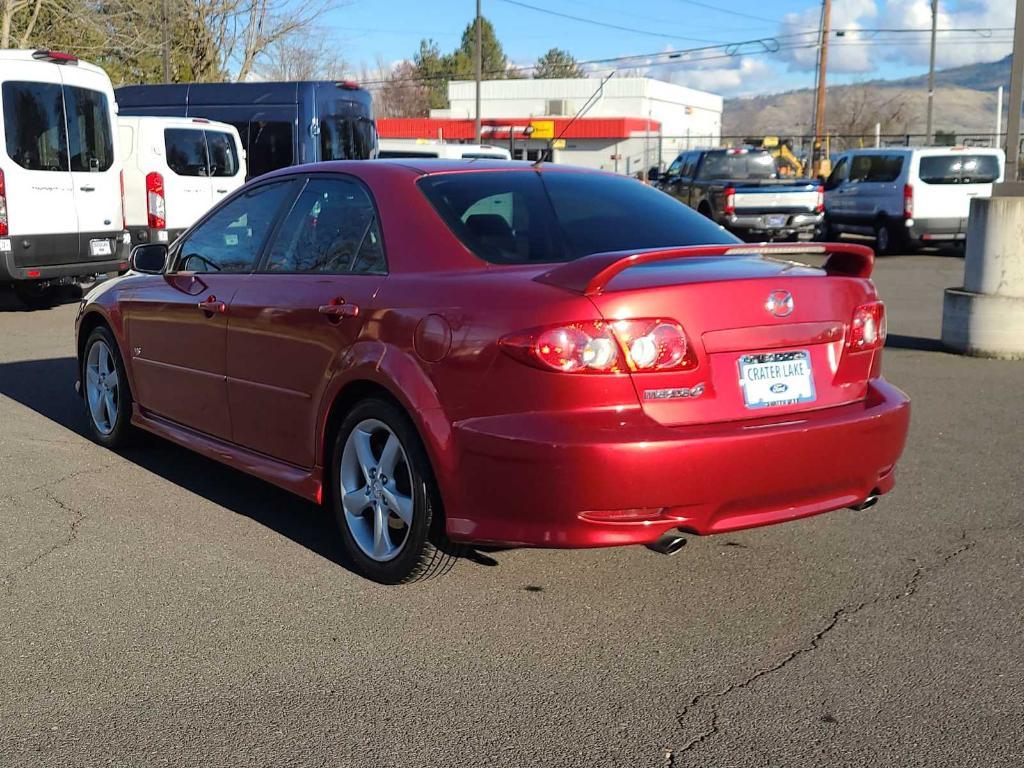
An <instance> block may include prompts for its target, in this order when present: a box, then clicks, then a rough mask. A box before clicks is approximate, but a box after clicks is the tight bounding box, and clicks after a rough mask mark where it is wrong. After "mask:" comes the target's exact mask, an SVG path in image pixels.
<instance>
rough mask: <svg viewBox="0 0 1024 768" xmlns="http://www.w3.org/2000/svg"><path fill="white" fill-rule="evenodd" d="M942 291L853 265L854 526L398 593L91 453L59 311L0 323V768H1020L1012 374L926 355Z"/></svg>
mask: <svg viewBox="0 0 1024 768" xmlns="http://www.w3.org/2000/svg"><path fill="white" fill-rule="evenodd" d="M962 270H963V261H962V260H961V259H958V258H954V257H952V256H903V257H890V258H886V259H883V260H881V261H880V262H879V263H878V265H877V269H876V280H877V283H878V285H879V288H880V291H881V292H882V295H883V298H885V299H886V301H887V305H888V309H889V331H890V347H891V348H890V349H889V350H888V351H887V357H886V370H887V375H888V377H889V378H890V379H891V380H892V381H893V382H895V383H896V384H897V385H899V386H901V387H902V388H904V389H905V390H906V391H908V392H909V393H910V395H911V397H912V398H913V407H914V415H913V424H912V432H911V437H910V443H909V445H908V448H907V452H906V454H905V456H904V459H903V462H902V464H901V467H900V471H899V476H898V482H897V487H896V490H895V491H894V492H893V493H892V494H890V495H889V496H888V497H885V498H884V499H883V500H882V502H881V503H880V504H879V505H878V506H876V507H875V508H874V509H872V510H869V511H865V512H853V511H841V512H835V513H832V514H828V515H822V516H819V517H816V518H812V519H809V520H804V521H799V522H795V523H790V524H787V525H782V526H775V527H772V528H765V529H759V530H754V531H748V532H743V533H737V534H728V535H723V536H718V537H710V538H705V539H696V538H691V539H690V541H689V543H688V544H687V546H686V547H684V548H683V550H682V551H681V552H680V553H679V554H678V555H676V556H674V557H665V556H662V555H658V554H655V553H653V552H651V551H648V550H646V549H643V548H628V549H614V550H593V551H577V552H563V551H537V550H518V551H505V552H496V553H490V554H489V555H487V556H485V557H480V558H478V560H477V561H473V560H469V559H464V560H460V561H458V562H457V564H456V566H455V567H454V569H453V570H452V571H451V572H450V573H448V574H447V576H445V577H443V578H440V579H435V580H432V581H428V582H425V583H421V584H416V585H412V586H408V587H400V588H388V587H381V586H378V585H376V584H373V583H370V582H368V581H365V580H363V579H361V578H359V577H358V576H356V575H354V574H353V573H352V572H350V571H349V570H348V569H347V568H346V567H345V563H344V560H343V558H342V556H341V553H340V548H339V547H338V546H337V545H336V544H335V543H334V540H333V537H332V534H331V528H330V525H329V523H328V521H327V519H326V517H325V516H324V515H322V514H321V513H320V512H319V510H318V509H317V508H315V507H314V506H312V505H310V504H307V503H305V502H303V501H300V500H298V499H296V498H293V497H291V496H289V495H288V494H286V493H284V492H283V491H278V490H276V489H274V488H272V487H270V486H268V485H265V484H263V483H261V482H259V481H256V480H253V479H250V478H248V477H246V476H244V475H242V474H240V473H238V472H235V471H233V470H230V469H227V468H224V467H222V466H220V465H218V464H215V463H213V462H210V461H207V460H205V459H201V458H198V457H196V456H193V455H191V454H189V453H188V452H186V451H184V450H182V449H178V448H176V447H173V446H171V445H169V444H166V443H162V442H160V441H158V440H156V439H149V440H144V441H143V442H142V444H141V445H140V446H139V447H137V448H134V449H132V451H131V452H129V453H125V454H123V455H117V454H113V453H110V452H107V451H105V450H103V449H101V448H99V447H97V446H96V445H94V444H93V443H91V442H90V441H89V440H87V439H86V438H85V437H84V436H83V435H84V431H85V421H84V416H83V414H82V411H81V406H80V403H79V401H78V400H77V398H76V397H75V395H74V393H73V391H72V382H73V381H74V366H75V364H74V360H73V343H72V322H73V317H74V312H75V305H74V303H68V304H64V305H63V306H58V307H56V308H53V309H49V310H44V311H37V312H23V311H16V308H15V305H14V302H13V300H11V299H10V298H9V297H7V296H6V295H5V296H4V297H0V304H2V306H3V307H4V308H5V310H6V311H4V310H0V649H2V650H0V680H2V687H0V765H2V766H5V767H13V766H72V765H73V766H94V765H96V766H98V765H103V766H157V765H170V766H228V765H232V766H234V765H238V766H362V765H367V766H383V765H387V766H440V765H466V766H478V765H493V766H529V765H545V766H547V765H551V766H616V767H626V766H628V767H630V768H632V767H634V766H654V767H657V768H663V767H664V766H716V767H721V766H769V765H772V766H897V765H898V766H958V768H965V767H966V766H985V767H986V768H991V767H993V766H1015V767H1017V766H1020V765H1022V764H1024V578H1022V577H1024V530H1022V512H1024V469H1022V453H1024V417H1022V416H1021V406H1022V403H1024V363H1021V362H1017V363H1013V362H1001V361H995V360H981V359H970V358H962V357H956V356H952V355H948V354H946V353H944V352H942V351H941V350H940V349H939V345H938V342H937V339H938V336H939V326H940V321H941V313H942V289H943V288H944V287H946V286H951V285H959V284H960V281H961V276H962ZM765 461H771V455H770V453H766V455H765ZM496 492H500V489H496Z"/></svg>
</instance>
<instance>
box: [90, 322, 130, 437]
mask: <svg viewBox="0 0 1024 768" xmlns="http://www.w3.org/2000/svg"><path fill="white" fill-rule="evenodd" d="M81 376H82V379H81V381H82V399H83V400H84V401H85V417H86V421H87V422H88V424H89V434H90V435H91V436H92V439H93V440H95V441H96V442H97V443H99V444H100V445H102V446H104V447H106V448H111V449H116V448H122V447H124V446H125V445H126V444H127V442H128V440H129V437H130V433H131V428H132V427H131V420H132V393H131V389H129V387H128V376H127V374H126V373H125V370H124V362H123V361H122V360H121V353H120V352H119V351H118V347H117V342H116V341H115V340H114V334H112V333H111V332H110V329H108V328H106V327H105V326H99V327H98V328H95V329H94V330H93V332H92V333H90V334H89V338H88V339H87V340H86V342H85V351H84V354H83V355H82V370H81Z"/></svg>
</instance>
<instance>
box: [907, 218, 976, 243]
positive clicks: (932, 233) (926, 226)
mask: <svg viewBox="0 0 1024 768" xmlns="http://www.w3.org/2000/svg"><path fill="white" fill-rule="evenodd" d="M907 237H909V238H910V239H912V240H920V241H922V242H930V241H943V240H945V241H951V240H964V239H965V238H966V237H967V219H961V218H952V219H950V218H942V219H918V218H914V219H908V220H907Z"/></svg>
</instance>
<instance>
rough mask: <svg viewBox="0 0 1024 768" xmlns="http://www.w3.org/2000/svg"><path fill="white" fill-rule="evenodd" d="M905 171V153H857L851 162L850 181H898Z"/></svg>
mask: <svg viewBox="0 0 1024 768" xmlns="http://www.w3.org/2000/svg"><path fill="white" fill-rule="evenodd" d="M901 173H903V155H857V156H855V157H854V158H853V162H852V163H851V164H850V181H878V182H889V181H896V179H898V178H899V177H900V174H901Z"/></svg>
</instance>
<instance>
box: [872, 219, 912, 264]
mask: <svg viewBox="0 0 1024 768" xmlns="http://www.w3.org/2000/svg"><path fill="white" fill-rule="evenodd" d="M904 240H905V238H904V237H903V233H902V232H900V231H899V230H897V229H896V228H895V227H893V226H892V225H891V224H889V222H888V221H886V220H885V219H882V220H880V221H879V222H878V223H877V224H875V251H876V252H878V253H879V254H883V255H886V256H888V255H891V254H893V253H897V252H898V251H899V250H900V249H902V248H903V247H904Z"/></svg>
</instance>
